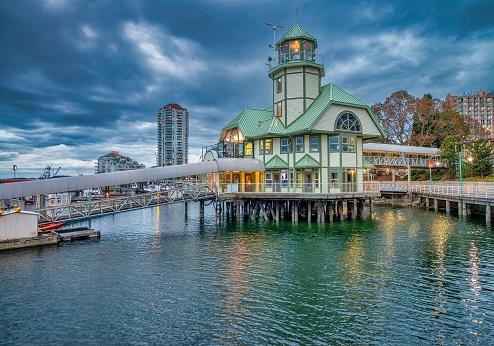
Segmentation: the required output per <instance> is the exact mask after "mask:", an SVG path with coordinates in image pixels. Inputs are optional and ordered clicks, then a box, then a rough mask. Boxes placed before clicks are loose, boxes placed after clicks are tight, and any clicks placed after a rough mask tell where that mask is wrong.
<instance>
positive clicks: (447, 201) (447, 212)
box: [446, 200, 451, 215]
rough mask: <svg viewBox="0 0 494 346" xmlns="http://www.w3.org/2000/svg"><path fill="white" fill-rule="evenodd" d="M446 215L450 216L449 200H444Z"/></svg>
mask: <svg viewBox="0 0 494 346" xmlns="http://www.w3.org/2000/svg"><path fill="white" fill-rule="evenodd" d="M446 214H448V215H450V214H451V202H450V201H449V200H446Z"/></svg>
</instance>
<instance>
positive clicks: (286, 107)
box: [283, 69, 288, 126]
mask: <svg viewBox="0 0 494 346" xmlns="http://www.w3.org/2000/svg"><path fill="white" fill-rule="evenodd" d="M284 72H285V74H284V75H283V79H284V80H285V90H284V91H285V92H284V94H285V99H284V100H283V101H285V102H284V103H285V126H288V101H287V99H286V98H287V97H288V94H287V90H288V88H287V81H286V69H285V71H284Z"/></svg>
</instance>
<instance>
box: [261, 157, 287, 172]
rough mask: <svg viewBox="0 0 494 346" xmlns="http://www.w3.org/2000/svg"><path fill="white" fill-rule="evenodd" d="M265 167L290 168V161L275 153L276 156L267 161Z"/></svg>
mask: <svg viewBox="0 0 494 346" xmlns="http://www.w3.org/2000/svg"><path fill="white" fill-rule="evenodd" d="M264 167H265V168H266V169H287V168H288V162H286V161H285V160H283V159H282V158H281V157H279V156H278V155H275V156H274V157H272V158H271V160H269V161H268V162H266V164H265V165H264Z"/></svg>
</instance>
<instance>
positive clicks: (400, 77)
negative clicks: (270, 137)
mask: <svg viewBox="0 0 494 346" xmlns="http://www.w3.org/2000/svg"><path fill="white" fill-rule="evenodd" d="M493 8H494V1H493V0H487V1H486V0H477V1H454V0H449V1H432V0H428V1H419V0H417V1H389V2H385V1H372V2H371V1H367V2H353V1H329V0H321V1H310V2H309V1H287V0H280V1H270V0H251V1H241V0H230V1H229V0H209V1H206V0H199V1H188V0H181V1H70V0H33V1H27V0H18V1H1V2H0V61H1V64H0V177H2V176H3V177H6V176H10V175H11V172H10V170H11V167H12V165H13V164H17V165H18V167H19V171H20V173H21V175H24V176H37V175H39V173H40V172H41V170H42V168H43V167H44V166H46V165H47V164H51V165H57V166H63V170H62V171H63V173H65V174H79V173H91V172H93V171H94V162H95V159H96V158H97V157H98V156H100V155H102V154H104V153H106V152H108V151H110V150H117V151H120V152H121V153H123V154H125V155H129V156H131V157H133V158H134V159H136V160H138V161H141V162H143V163H144V164H146V165H147V166H152V165H153V164H154V163H155V155H156V125H155V121H156V111H157V109H158V108H159V107H160V106H162V105H165V104H167V103H171V102H174V103H179V104H181V105H182V106H184V107H186V108H188V109H189V111H190V117H191V121H190V133H191V138H190V150H189V151H190V153H191V157H190V161H197V160H198V157H199V154H200V148H201V147H202V146H203V145H206V144H212V143H214V142H215V141H216V140H217V137H218V131H219V129H220V128H221V127H222V126H223V125H224V124H225V123H226V121H227V120H228V119H230V118H231V117H233V116H235V115H236V114H237V113H238V112H240V111H241V110H242V109H243V108H244V107H247V106H249V107H266V106H268V105H269V104H270V102H271V100H272V95H271V84H270V80H269V78H268V77H267V67H266V64H265V63H266V59H267V57H268V56H269V55H270V54H271V52H270V50H269V48H268V46H267V45H268V43H270V42H271V41H272V33H271V30H270V29H269V28H268V27H267V26H265V25H264V22H266V21H270V22H274V23H276V24H280V25H283V26H284V28H283V29H282V31H287V30H288V29H289V28H290V27H291V25H293V24H294V23H295V22H298V23H300V24H301V25H302V26H304V27H305V28H306V29H307V30H308V31H309V32H310V33H312V34H313V35H314V36H316V37H317V38H318V41H319V50H318V53H319V54H321V55H323V56H324V61H325V67H326V77H325V81H324V82H330V81H333V82H335V83H336V84H337V85H339V86H341V87H343V88H344V89H346V90H348V91H350V92H351V93H352V94H354V95H355V96H357V97H359V98H360V99H362V100H364V101H366V102H367V103H369V104H372V103H374V102H377V101H381V100H383V99H384V98H385V97H386V96H387V95H389V94H390V93H391V92H392V91H394V90H397V89H408V90H409V91H410V92H411V93H413V94H414V95H416V96H420V95H422V94H424V93H426V92H430V93H432V94H433V95H434V96H437V97H441V98H442V97H444V96H445V95H446V94H447V93H448V92H451V93H458V94H463V93H469V92H472V91H476V90H478V89H488V90H492V89H494V21H493V18H492V13H493ZM296 9H298V11H296Z"/></svg>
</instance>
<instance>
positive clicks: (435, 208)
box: [434, 198, 439, 213]
mask: <svg viewBox="0 0 494 346" xmlns="http://www.w3.org/2000/svg"><path fill="white" fill-rule="evenodd" d="M438 210H439V201H438V199H437V198H434V212H436V213H437V211H438Z"/></svg>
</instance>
